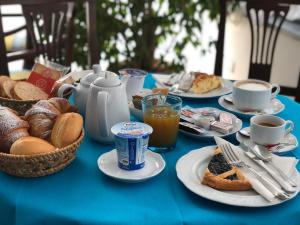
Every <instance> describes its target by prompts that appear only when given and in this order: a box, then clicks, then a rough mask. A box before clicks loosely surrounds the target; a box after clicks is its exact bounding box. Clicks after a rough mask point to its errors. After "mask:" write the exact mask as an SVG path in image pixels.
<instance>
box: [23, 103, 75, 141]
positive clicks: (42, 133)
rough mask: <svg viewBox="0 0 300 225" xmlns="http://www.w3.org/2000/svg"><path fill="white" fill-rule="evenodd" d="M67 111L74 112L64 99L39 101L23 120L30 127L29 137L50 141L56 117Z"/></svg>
mask: <svg viewBox="0 0 300 225" xmlns="http://www.w3.org/2000/svg"><path fill="white" fill-rule="evenodd" d="M69 110H74V107H72V106H71V105H70V104H69V102H68V101H67V100H66V99H62V98H53V99H49V100H41V101H39V102H38V103H36V104H35V105H33V106H32V107H31V108H30V109H29V110H28V111H27V112H26V113H25V119H26V120H27V121H28V123H29V125H30V129H29V133H30V135H31V136H33V137H38V138H41V139H44V140H48V141H50V140H51V131H52V128H53V126H54V123H55V121H56V117H57V116H59V115H60V114H61V113H65V112H69Z"/></svg>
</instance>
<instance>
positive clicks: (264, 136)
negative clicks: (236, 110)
mask: <svg viewBox="0 0 300 225" xmlns="http://www.w3.org/2000/svg"><path fill="white" fill-rule="evenodd" d="M293 129H294V123H293V122H292V121H290V120H283V119H282V118H280V117H278V116H273V115H259V116H254V117H252V118H251V119H250V137H251V140H252V141H253V142H255V143H257V144H260V145H276V144H279V143H280V142H282V140H283V139H284V137H285V136H286V135H287V134H289V133H290V132H292V130H293Z"/></svg>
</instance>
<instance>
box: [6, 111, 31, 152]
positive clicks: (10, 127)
mask: <svg viewBox="0 0 300 225" xmlns="http://www.w3.org/2000/svg"><path fill="white" fill-rule="evenodd" d="M28 129H29V124H28V122H27V121H25V120H22V119H21V118H20V117H19V116H18V115H17V112H15V111H14V110H12V109H9V108H6V107H2V106H0V151H1V152H5V153H9V150H10V147H11V145H12V144H13V143H14V142H15V141H16V140H18V139H19V138H21V137H27V136H29V133H28Z"/></svg>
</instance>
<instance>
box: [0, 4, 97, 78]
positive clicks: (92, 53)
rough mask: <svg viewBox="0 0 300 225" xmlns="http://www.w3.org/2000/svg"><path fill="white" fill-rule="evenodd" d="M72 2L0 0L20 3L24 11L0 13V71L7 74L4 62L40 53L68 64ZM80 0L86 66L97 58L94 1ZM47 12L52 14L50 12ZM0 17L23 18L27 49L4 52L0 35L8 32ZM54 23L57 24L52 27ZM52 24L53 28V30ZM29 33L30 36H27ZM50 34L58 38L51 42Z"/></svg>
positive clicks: (2, 36)
mask: <svg viewBox="0 0 300 225" xmlns="http://www.w3.org/2000/svg"><path fill="white" fill-rule="evenodd" d="M75 2H76V0H63V1H62V0H0V6H1V5H11V4H20V5H22V6H23V11H24V15H23V14H18V15H16V14H11V15H8V14H5V15H1V13H0V74H7V75H9V71H8V62H11V61H14V60H18V59H25V61H30V60H32V59H34V58H35V57H36V56H37V55H40V54H41V55H43V56H44V57H46V58H49V59H52V60H55V61H57V62H61V63H63V62H65V63H63V64H66V65H68V64H70V63H71V60H72V57H71V56H72V46H73V45H72V42H73V12H74V5H75ZM83 2H84V5H85V9H86V24H87V39H88V47H89V52H88V55H87V57H88V65H89V66H90V67H91V66H92V65H93V64H97V63H99V58H100V55H99V49H98V42H97V31H96V23H95V21H96V0H84V1H83ZM79 7H81V6H79ZM58 11H61V12H62V13H63V14H64V15H65V16H63V17H62V16H61V13H57V12H58ZM51 12H53V13H52V14H51ZM49 15H50V17H51V18H52V19H51V21H50V20H49V18H48V16H49ZM54 15H55V16H54ZM2 16H25V17H26V27H23V29H27V30H28V34H29V35H28V37H29V38H28V40H30V42H28V46H27V47H28V48H27V49H24V50H22V51H16V52H7V50H6V47H5V42H4V38H5V36H7V35H8V33H4V32H3V27H2ZM43 18H46V23H44V22H43ZM59 18H60V20H61V21H60V20H59ZM39 21H41V22H39ZM49 22H50V23H51V25H49ZM56 24H61V25H60V26H58V27H56V26H55V25H56ZM37 25H38V26H37ZM35 27H36V28H35ZM55 27H56V28H57V29H55ZM59 33H60V34H59ZM70 33H71V34H70ZM40 35H41V36H40ZM31 36H32V37H33V38H31ZM54 36H56V37H59V36H60V38H58V39H57V38H54V39H55V41H53V40H54V39H53V37H54ZM67 40H69V41H67Z"/></svg>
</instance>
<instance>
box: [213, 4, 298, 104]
mask: <svg viewBox="0 0 300 225" xmlns="http://www.w3.org/2000/svg"><path fill="white" fill-rule="evenodd" d="M226 2H227V0H220V9H221V14H220V22H219V37H218V43H217V55H216V64H215V74H219V75H221V74H222V66H223V50H224V35H225V24H226ZM246 2H247V3H246V4H247V17H248V19H249V22H250V29H251V54H250V62H249V63H250V66H249V74H248V77H249V78H252V79H260V80H265V81H270V77H271V68H272V63H273V57H274V51H275V47H276V42H277V38H278V34H279V32H280V29H281V25H282V23H283V22H284V20H285V18H286V16H287V13H288V11H289V4H297V3H298V4H300V1H299V0H264V1H261V0H248V1H246ZM261 28H262V29H261ZM267 28H268V29H267ZM268 30H269V32H267V31H268ZM281 93H282V94H285V95H290V96H295V97H296V101H300V79H299V81H298V86H297V88H291V87H284V86H281Z"/></svg>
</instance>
